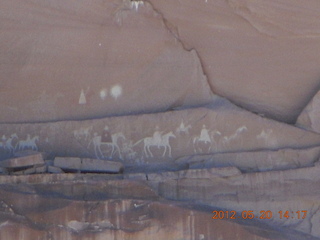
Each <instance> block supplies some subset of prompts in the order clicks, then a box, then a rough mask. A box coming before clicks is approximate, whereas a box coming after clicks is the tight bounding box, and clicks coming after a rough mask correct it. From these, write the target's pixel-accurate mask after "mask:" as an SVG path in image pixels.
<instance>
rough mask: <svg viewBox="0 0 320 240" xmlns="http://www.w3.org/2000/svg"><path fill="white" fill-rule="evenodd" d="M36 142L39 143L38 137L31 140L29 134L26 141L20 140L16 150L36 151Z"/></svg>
mask: <svg viewBox="0 0 320 240" xmlns="http://www.w3.org/2000/svg"><path fill="white" fill-rule="evenodd" d="M37 141H39V136H34V137H33V138H31V136H30V134H28V135H27V139H26V140H20V141H19V142H18V143H17V145H16V149H18V150H25V149H32V150H35V151H38V146H37V143H36V142H37Z"/></svg>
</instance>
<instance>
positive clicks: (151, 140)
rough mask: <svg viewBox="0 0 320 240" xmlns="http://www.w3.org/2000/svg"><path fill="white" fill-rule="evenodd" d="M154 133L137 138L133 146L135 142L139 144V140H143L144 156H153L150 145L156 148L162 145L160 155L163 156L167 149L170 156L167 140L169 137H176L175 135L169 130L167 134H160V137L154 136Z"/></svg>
mask: <svg viewBox="0 0 320 240" xmlns="http://www.w3.org/2000/svg"><path fill="white" fill-rule="evenodd" d="M154 135H155V134H153V137H146V138H143V139H141V140H139V141H138V142H136V143H135V144H134V145H133V146H136V145H137V144H139V143H140V142H142V141H143V144H144V147H143V152H144V154H145V155H146V157H153V154H152V152H151V150H150V147H158V148H160V147H164V151H163V154H162V157H164V156H165V155H166V152H167V150H168V156H169V157H172V154H171V146H170V142H169V140H170V138H176V136H175V135H174V134H173V132H172V131H171V132H169V133H167V134H164V135H162V136H160V138H159V137H158V136H156V138H155V137H154Z"/></svg>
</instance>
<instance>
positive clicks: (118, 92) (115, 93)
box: [110, 85, 122, 100]
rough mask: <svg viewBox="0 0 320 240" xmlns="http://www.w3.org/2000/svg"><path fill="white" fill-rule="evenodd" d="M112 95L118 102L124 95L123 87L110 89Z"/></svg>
mask: <svg viewBox="0 0 320 240" xmlns="http://www.w3.org/2000/svg"><path fill="white" fill-rule="evenodd" d="M110 95H111V96H112V97H113V98H114V99H115V100H117V99H118V98H119V97H120V96H121V95H122V87H121V86H120V85H115V86H113V87H112V88H111V89H110Z"/></svg>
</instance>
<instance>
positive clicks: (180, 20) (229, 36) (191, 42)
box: [150, 0, 320, 122]
mask: <svg viewBox="0 0 320 240" xmlns="http://www.w3.org/2000/svg"><path fill="white" fill-rule="evenodd" d="M150 2H152V4H153V6H154V8H155V9H157V11H159V12H161V13H162V15H163V17H164V18H165V19H166V20H167V22H168V24H170V26H172V29H174V30H175V32H176V33H177V34H178V35H177V37H178V38H179V40H180V41H181V42H183V43H184V45H185V46H186V47H187V48H189V49H196V50H197V52H198V54H199V56H200V57H201V61H202V63H203V67H204V71H205V73H206V74H207V76H208V79H209V81H210V84H211V86H212V87H213V89H214V91H215V92H216V93H218V94H220V95H223V96H225V97H227V98H228V99H230V100H232V101H233V102H235V103H237V104H240V105H241V106H244V107H245V108H247V109H250V110H251V111H254V112H258V113H263V114H265V115H266V116H269V117H272V118H274V119H278V120H281V121H287V122H294V121H295V119H296V118H297V117H298V115H299V113H300V111H302V109H303V107H304V106H305V105H306V104H307V102H308V101H309V100H310V99H311V98H312V96H313V95H314V94H315V93H316V91H317V89H318V87H319V75H320V70H319V64H320V53H319V51H315V49H319V48H320V41H319V32H320V25H319V21H317V20H315V19H318V18H319V16H320V15H319V12H318V11H315V9H318V8H319V7H320V3H319V1H315V0H313V1H308V3H307V4H306V3H305V2H301V1H297V0H294V1H291V0H290V1H289V0H281V1H276V0H271V1H267V2H265V1H261V0H253V1H245V0H227V1H225V0H215V1H211V0H208V1H200V2H194V1H192V0H187V1H183V2H182V1H156V0H150Z"/></svg>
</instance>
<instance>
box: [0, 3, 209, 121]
mask: <svg viewBox="0 0 320 240" xmlns="http://www.w3.org/2000/svg"><path fill="white" fill-rule="evenodd" d="M0 8H1V15H0V18H1V25H0V26H1V27H0V29H1V30H0V31H1V32H0V42H1V43H0V49H1V52H2V54H1V65H0V71H1V84H2V85H1V94H0V102H1V106H0V112H1V116H0V122H40V121H41V122H42V121H55V120H63V119H88V118H97V117H106V116H113V115H125V114H133V113H143V112H159V111H166V110H168V109H173V108H177V107H187V106H197V105H201V104H205V103H208V102H210V101H211V100H212V98H213V94H212V92H211V89H210V86H209V85H208V83H207V78H206V76H205V75H204V73H203V71H202V67H201V63H200V60H199V58H198V56H197V53H196V52H195V51H187V50H185V49H183V46H182V45H181V43H180V42H178V41H176V39H175V38H174V36H173V35H172V34H171V33H170V32H169V31H168V30H167V28H166V26H165V24H164V22H163V19H162V17H161V15H159V14H158V13H157V12H155V11H154V10H153V9H152V7H151V6H150V5H149V4H148V3H145V4H142V5H141V6H139V11H137V10H136V9H135V5H134V4H133V3H132V2H130V1H122V0H116V1H100V0H90V1H89V2H73V1H71V2H63V1H54V2H42V1H30V0H28V1H22V0H14V1H11V0H6V1H2V2H1V3H0ZM29 86H30V87H29Z"/></svg>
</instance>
